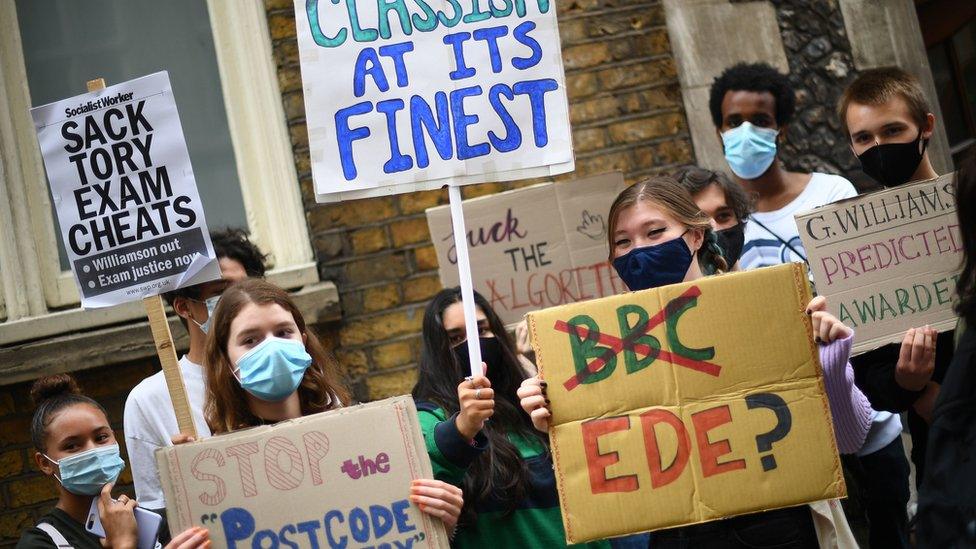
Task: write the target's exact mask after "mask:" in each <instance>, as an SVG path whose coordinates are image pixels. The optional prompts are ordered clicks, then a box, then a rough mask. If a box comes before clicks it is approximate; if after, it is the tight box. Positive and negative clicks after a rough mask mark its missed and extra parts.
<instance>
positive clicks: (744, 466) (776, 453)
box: [528, 264, 845, 543]
mask: <svg viewBox="0 0 976 549" xmlns="http://www.w3.org/2000/svg"><path fill="white" fill-rule="evenodd" d="M809 300H810V287H809V284H808V283H807V277H806V269H805V268H804V267H803V266H802V265H800V264H790V265H783V266H779V267H769V268H766V269H759V270H756V271H750V272H745V273H735V274H728V275H721V276H715V277H709V278H705V279H702V280H698V281H695V282H685V283H682V284H675V285H673V286H665V287H662V288H657V289H654V290H647V291H643V292H635V293H630V294H624V295H619V296H613V297H606V298H603V299H599V300H596V301H589V302H585V303H577V304H573V305H564V306H562V307H556V308H553V309H546V310H543V311H538V312H534V313H529V315H528V319H529V328H530V330H531V333H532V344H533V346H534V348H535V350H536V359H537V361H538V365H539V371H540V373H541V375H542V376H543V377H544V378H545V380H546V381H547V382H548V383H549V390H548V396H549V399H550V400H551V401H552V404H551V408H552V425H553V426H552V429H551V431H550V436H551V441H552V455H553V461H554V462H555V466H556V480H557V486H558V488H559V496H560V503H561V508H562V514H563V523H564V524H565V527H566V536H567V541H568V542H573V543H579V542H583V541H589V540H595V539H602V538H606V537H611V536H620V535H624V534H629V533H635V532H641V531H646V530H657V529H661V528H669V527H674V526H680V525H685V524H693V523H698V522H704V521H709V520H715V519H719V518H723V517H729V516H733V515H740V514H745V513H752V512H756V511H761V510H764V509H775V508H779V507H788V506H793V505H799V504H803V503H808V502H814V501H820V500H824V499H832V498H837V497H842V496H843V495H844V494H845V487H844V477H843V474H842V473H841V468H840V459H839V457H838V454H837V445H836V442H835V440H834V432H833V427H832V425H831V419H830V409H829V405H828V402H827V396H826V394H825V393H824V387H823V380H822V377H821V367H820V359H819V354H818V349H817V347H816V344H815V343H814V342H813V336H812V334H811V328H810V318H809V317H808V316H807V315H806V313H805V310H806V305H807V303H808V302H809Z"/></svg>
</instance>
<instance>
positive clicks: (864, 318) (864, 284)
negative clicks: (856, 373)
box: [796, 174, 962, 354]
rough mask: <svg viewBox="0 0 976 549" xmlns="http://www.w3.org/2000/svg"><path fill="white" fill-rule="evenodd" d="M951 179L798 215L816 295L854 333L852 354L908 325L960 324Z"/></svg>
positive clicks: (895, 338)
mask: <svg viewBox="0 0 976 549" xmlns="http://www.w3.org/2000/svg"><path fill="white" fill-rule="evenodd" d="M953 177H954V175H953V174H948V175H944V176H942V177H939V178H936V179H931V180H929V181H921V182H918V183H913V184H909V185H901V186H899V187H895V188H892V189H885V190H882V191H878V192H874V193H870V194H866V195H861V196H857V197H854V198H849V199H847V200H843V201H841V202H835V203H833V204H828V205H826V206H823V207H821V208H817V209H816V210H813V211H810V212H804V213H801V214H798V215H797V216H796V223H797V228H798V229H799V232H800V239H801V240H802V241H803V247H804V248H805V249H806V250H807V252H808V255H809V261H810V268H811V270H812V271H813V279H814V282H815V283H816V285H817V293H818V294H820V295H822V296H825V297H826V298H827V303H828V307H829V309H830V312H831V313H833V314H834V315H835V316H837V318H839V319H840V320H841V321H843V322H844V323H845V324H847V325H848V326H850V327H851V328H854V329H855V330H856V331H857V338H856V340H855V343H854V353H855V354H859V353H862V352H864V351H869V350H871V349H875V348H877V347H880V346H882V345H885V344H888V343H897V342H900V341H901V340H902V338H903V337H904V336H905V332H906V331H907V330H908V329H909V328H917V327H920V326H925V325H930V326H932V327H933V328H935V329H936V330H938V331H940V332H944V331H947V330H951V329H953V328H954V327H955V326H956V321H957V317H956V313H955V311H953V309H952V305H953V300H954V299H955V294H956V281H957V280H958V278H959V271H960V268H961V266H962V238H961V237H960V235H959V218H958V217H957V215H956V201H955V196H954V187H953Z"/></svg>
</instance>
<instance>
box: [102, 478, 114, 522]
mask: <svg viewBox="0 0 976 549" xmlns="http://www.w3.org/2000/svg"><path fill="white" fill-rule="evenodd" d="M114 486H115V483H114V482H109V483H108V484H106V485H105V486H102V491H101V492H100V493H99V494H98V514H99V515H104V514H105V510H106V509H107V508H108V506H109V504H111V503H112V488H113V487H114Z"/></svg>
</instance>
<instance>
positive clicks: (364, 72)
mask: <svg viewBox="0 0 976 549" xmlns="http://www.w3.org/2000/svg"><path fill="white" fill-rule="evenodd" d="M366 76H370V77H372V79H373V83H374V84H376V87H377V88H378V89H379V90H380V91H381V92H388V91H390V83H389V82H388V81H387V79H386V73H385V72H384V71H383V65H382V64H381V63H380V58H379V56H378V55H376V50H375V49H373V48H363V51H361V52H359V57H358V58H356V72H355V73H354V74H353V77H352V93H353V95H355V96H356V97H362V96H363V95H366Z"/></svg>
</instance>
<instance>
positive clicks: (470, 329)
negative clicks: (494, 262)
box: [448, 185, 484, 376]
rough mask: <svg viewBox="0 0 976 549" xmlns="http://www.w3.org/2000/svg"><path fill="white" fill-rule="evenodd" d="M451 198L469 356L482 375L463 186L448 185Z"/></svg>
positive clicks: (475, 370)
mask: <svg viewBox="0 0 976 549" xmlns="http://www.w3.org/2000/svg"><path fill="white" fill-rule="evenodd" d="M448 195H449V196H450V199H451V221H452V223H453V225H454V247H455V248H456V249H457V268H458V279H459V280H460V281H461V301H462V305H463V306H464V329H465V332H467V335H468V342H467V343H468V356H469V357H470V358H471V375H472V376H481V375H484V372H483V371H482V368H481V345H480V342H479V340H478V316H477V314H476V313H475V303H474V285H473V284H471V262H470V261H469V260H468V231H467V229H466V228H465V226H464V209H463V208H462V207H461V187H456V186H454V185H451V186H449V187H448Z"/></svg>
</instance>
